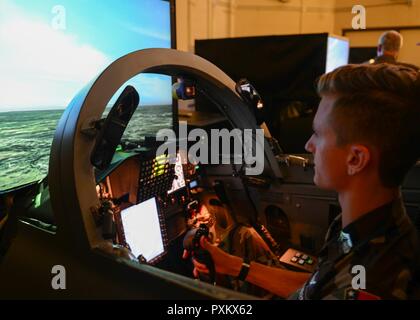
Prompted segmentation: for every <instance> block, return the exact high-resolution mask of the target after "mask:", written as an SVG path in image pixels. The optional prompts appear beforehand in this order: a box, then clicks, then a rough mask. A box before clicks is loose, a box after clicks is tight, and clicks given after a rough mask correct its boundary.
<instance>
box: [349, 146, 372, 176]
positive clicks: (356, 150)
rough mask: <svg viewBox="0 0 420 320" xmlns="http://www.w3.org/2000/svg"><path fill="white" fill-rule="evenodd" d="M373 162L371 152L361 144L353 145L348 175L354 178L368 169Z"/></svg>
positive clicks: (350, 152)
mask: <svg viewBox="0 0 420 320" xmlns="http://www.w3.org/2000/svg"><path fill="white" fill-rule="evenodd" d="M370 160H371V154H370V150H369V149H368V148H367V147H365V146H363V145H360V144H355V145H351V146H350V149H349V155H348V157H347V174H348V175H350V176H353V175H355V174H357V173H359V172H360V171H362V170H363V169H364V168H366V167H367V165H368V164H369V162H370Z"/></svg>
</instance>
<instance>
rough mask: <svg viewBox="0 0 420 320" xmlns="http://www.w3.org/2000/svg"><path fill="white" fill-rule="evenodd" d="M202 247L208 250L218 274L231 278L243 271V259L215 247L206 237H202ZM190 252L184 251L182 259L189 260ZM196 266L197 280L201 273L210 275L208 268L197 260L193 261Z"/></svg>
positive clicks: (195, 275) (194, 272) (194, 273)
mask: <svg viewBox="0 0 420 320" xmlns="http://www.w3.org/2000/svg"><path fill="white" fill-rule="evenodd" d="M200 246H201V247H202V248H203V249H204V250H207V251H208V252H209V253H210V255H211V257H212V258H213V262H214V265H215V268H216V273H220V274H226V275H230V276H237V275H238V274H239V271H240V269H241V265H242V259H241V258H239V257H236V256H232V255H230V254H228V253H226V252H224V251H223V250H221V249H220V248H218V247H217V246H215V245H212V244H210V243H209V242H208V241H207V240H206V239H205V237H201V239H200ZM189 254H190V253H189V252H188V251H187V250H184V253H183V255H182V257H183V258H184V259H187V258H188V257H189ZM192 261H193V264H194V270H193V275H194V277H195V278H198V276H199V273H203V274H209V270H208V268H207V266H206V265H205V264H203V263H200V262H198V261H197V260H196V259H194V257H193V259H192Z"/></svg>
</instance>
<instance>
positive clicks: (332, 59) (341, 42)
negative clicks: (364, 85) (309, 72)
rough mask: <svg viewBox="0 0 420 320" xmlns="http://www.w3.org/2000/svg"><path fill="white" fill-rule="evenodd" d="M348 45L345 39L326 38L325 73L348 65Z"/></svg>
mask: <svg viewBox="0 0 420 320" xmlns="http://www.w3.org/2000/svg"><path fill="white" fill-rule="evenodd" d="M349 54H350V45H349V41H348V40H347V39H341V38H336V37H331V36H330V37H328V50H327V65H326V71H325V72H331V71H333V70H335V69H337V68H338V67H341V66H344V65H346V64H348V61H349Z"/></svg>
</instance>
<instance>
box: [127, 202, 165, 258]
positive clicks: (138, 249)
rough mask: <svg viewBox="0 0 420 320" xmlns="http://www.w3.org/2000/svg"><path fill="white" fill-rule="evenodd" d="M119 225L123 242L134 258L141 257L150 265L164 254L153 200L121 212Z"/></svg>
mask: <svg viewBox="0 0 420 320" xmlns="http://www.w3.org/2000/svg"><path fill="white" fill-rule="evenodd" d="M121 223H122V227H123V235H122V236H123V237H124V242H125V244H126V245H128V247H129V248H130V250H131V252H132V253H133V254H134V255H135V256H136V257H139V256H140V255H141V256H143V257H144V258H145V259H146V261H147V262H150V263H152V262H153V261H156V260H157V259H158V258H159V257H161V256H162V255H163V254H164V253H165V240H164V232H163V228H162V225H161V223H162V222H161V219H160V216H159V212H158V208H157V204H156V199H155V198H150V199H149V200H146V201H143V202H141V203H139V204H137V205H134V206H131V207H128V208H126V209H124V210H122V211H121Z"/></svg>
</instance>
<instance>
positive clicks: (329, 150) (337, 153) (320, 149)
mask: <svg viewBox="0 0 420 320" xmlns="http://www.w3.org/2000/svg"><path fill="white" fill-rule="evenodd" d="M335 100H336V97H334V96H331V95H328V96H324V97H323V98H322V100H321V103H320V104H319V107H318V111H317V113H316V115H315V118H314V121H313V131H314V133H313V134H312V136H311V138H310V139H309V140H308V142H307V143H306V145H305V149H306V150H307V151H308V152H311V153H312V154H313V155H314V164H315V168H314V169H315V176H314V183H315V184H316V185H317V186H319V187H320V188H323V189H329V190H335V191H340V190H342V189H343V188H345V186H346V185H347V182H348V178H349V177H348V175H347V156H348V152H347V147H346V146H340V147H338V146H337V143H336V142H337V136H336V133H335V131H334V129H333V127H332V125H331V120H330V118H329V115H330V113H331V110H332V108H333V105H334V103H335Z"/></svg>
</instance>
